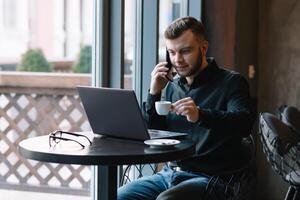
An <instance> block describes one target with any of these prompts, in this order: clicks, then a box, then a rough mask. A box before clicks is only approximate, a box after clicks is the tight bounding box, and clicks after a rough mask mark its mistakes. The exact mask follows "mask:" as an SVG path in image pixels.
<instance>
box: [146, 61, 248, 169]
mask: <svg viewBox="0 0 300 200" xmlns="http://www.w3.org/2000/svg"><path fill="white" fill-rule="evenodd" d="M208 63H209V64H208V66H207V67H206V68H205V69H204V70H203V71H202V72H200V73H199V75H198V76H197V77H195V79H194V82H193V83H192V85H191V86H189V85H188V84H187V81H186V79H185V78H177V79H175V80H174V81H173V82H169V83H168V85H167V86H166V88H165V89H164V90H163V92H162V94H159V95H155V96H153V95H150V94H149V95H148V98H147V102H146V103H145V106H144V116H145V118H146V121H147V124H148V128H155V129H162V130H170V131H176V132H185V133H188V134H189V135H188V137H189V138H191V139H192V140H193V141H194V142H195V143H196V154H195V155H194V156H193V157H191V158H189V159H186V160H181V161H177V164H178V165H179V166H181V167H183V168H185V169H188V170H192V171H200V172H204V173H209V174H213V173H216V172H220V171H223V170H225V169H231V168H235V167H237V166H238V165H240V164H241V162H242V160H243V158H242V154H241V139H242V138H243V137H246V136H247V135H249V134H250V132H251V128H252V124H253V115H252V112H251V110H250V97H249V86H248V83H247V81H246V80H245V79H244V78H243V77H242V76H241V75H240V74H238V73H236V72H233V71H229V70H225V69H222V68H219V67H218V66H217V64H216V62H215V61H214V60H213V59H208ZM185 97H191V98H192V99H193V100H194V101H195V103H196V105H197V106H199V107H200V109H201V111H202V115H201V120H199V121H198V122H197V123H191V122H188V121H187V120H186V117H184V116H178V115H176V114H174V113H170V114H169V115H167V116H159V115H157V113H156V111H155V106H154V105H155V101H158V100H160V99H165V100H168V101H171V102H175V101H177V100H179V99H182V98H185Z"/></svg>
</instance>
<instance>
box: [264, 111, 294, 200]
mask: <svg viewBox="0 0 300 200" xmlns="http://www.w3.org/2000/svg"><path fill="white" fill-rule="evenodd" d="M259 130H260V133H261V134H260V135H261V141H262V144H263V151H264V153H265V155H266V157H267V160H268V162H269V163H270V164H271V166H272V168H273V169H274V171H275V172H276V173H277V174H278V175H280V176H281V177H282V179H283V180H284V181H286V182H287V183H289V185H290V187H289V190H288V191H287V193H286V196H285V199H286V200H296V199H297V200H298V199H300V190H299V189H300V187H299V186H300V137H299V136H300V135H299V134H297V133H296V132H295V131H294V128H292V127H290V126H289V125H287V124H285V123H283V122H282V121H281V120H280V119H278V118H277V117H276V116H275V115H273V114H271V113H261V114H260V117H259Z"/></svg>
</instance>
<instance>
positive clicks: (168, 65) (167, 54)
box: [166, 49, 173, 71]
mask: <svg viewBox="0 0 300 200" xmlns="http://www.w3.org/2000/svg"><path fill="white" fill-rule="evenodd" d="M166 61H167V63H168V64H167V65H166V67H167V68H169V71H170V70H171V68H172V66H173V65H172V63H171V59H170V55H169V51H168V50H167V49H166Z"/></svg>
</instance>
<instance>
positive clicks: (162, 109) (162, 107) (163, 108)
mask: <svg viewBox="0 0 300 200" xmlns="http://www.w3.org/2000/svg"><path fill="white" fill-rule="evenodd" d="M171 104H172V103H171V102H170V101H156V102H155V109H156V112H157V113H158V114H159V115H167V114H168V113H169V111H170V109H171Z"/></svg>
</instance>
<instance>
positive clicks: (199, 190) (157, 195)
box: [118, 166, 225, 200]
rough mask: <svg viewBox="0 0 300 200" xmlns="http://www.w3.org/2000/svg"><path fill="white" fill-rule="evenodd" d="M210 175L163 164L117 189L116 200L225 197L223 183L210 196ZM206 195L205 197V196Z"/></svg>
mask: <svg viewBox="0 0 300 200" xmlns="http://www.w3.org/2000/svg"><path fill="white" fill-rule="evenodd" d="M210 178H211V177H210V176H207V175H201V174H194V173H189V172H185V171H179V172H177V171H173V170H172V169H170V168H169V167H167V166H165V167H164V168H163V169H162V170H161V171H160V172H158V173H156V174H154V175H152V176H146V177H142V178H140V179H137V180H135V181H133V182H130V183H128V184H126V185H124V186H122V187H120V188H119V189H118V200H154V199H156V200H177V199H178V200H182V199H186V200H193V199H197V200H203V199H209V200H214V199H218V200H219V199H225V197H223V196H224V195H222V191H224V185H222V184H221V183H220V184H217V185H216V187H215V188H214V191H215V192H213V193H212V194H211V195H210V196H207V195H208V194H206V186H207V184H208V182H209V181H210ZM205 195H206V197H205Z"/></svg>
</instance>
